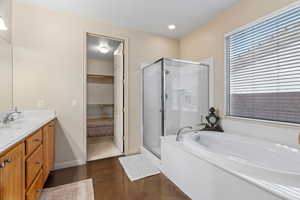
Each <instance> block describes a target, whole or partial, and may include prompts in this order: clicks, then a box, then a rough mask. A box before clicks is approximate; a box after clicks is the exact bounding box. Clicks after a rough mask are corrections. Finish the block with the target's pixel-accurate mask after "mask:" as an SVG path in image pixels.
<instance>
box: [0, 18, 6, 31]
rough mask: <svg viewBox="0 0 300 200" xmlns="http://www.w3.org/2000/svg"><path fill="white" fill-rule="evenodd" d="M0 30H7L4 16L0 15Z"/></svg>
mask: <svg viewBox="0 0 300 200" xmlns="http://www.w3.org/2000/svg"><path fill="white" fill-rule="evenodd" d="M0 30H3V31H6V30H7V26H6V25H5V22H4V20H3V18H2V17H0Z"/></svg>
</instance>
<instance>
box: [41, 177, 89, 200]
mask: <svg viewBox="0 0 300 200" xmlns="http://www.w3.org/2000/svg"><path fill="white" fill-rule="evenodd" d="M40 200H94V188H93V181H92V179H86V180H83V181H78V182H75V183H70V184H66V185H60V186H57V187H52V188H46V189H44V190H43V191H42V194H41V198H40Z"/></svg>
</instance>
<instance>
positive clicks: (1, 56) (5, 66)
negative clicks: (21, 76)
mask: <svg viewBox="0 0 300 200" xmlns="http://www.w3.org/2000/svg"><path fill="white" fill-rule="evenodd" d="M11 2H12V1H11V0H0V112H6V111H8V110H11V109H12V107H13V106H12V103H13V92H12V91H13V87H12V86H13V65H12V63H13V61H12V60H13V56H12V45H11V13H12V12H11V7H12V5H11V4H12V3H11Z"/></svg>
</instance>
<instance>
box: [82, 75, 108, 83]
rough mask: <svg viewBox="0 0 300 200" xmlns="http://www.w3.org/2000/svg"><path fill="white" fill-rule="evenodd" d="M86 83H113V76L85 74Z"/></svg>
mask: <svg viewBox="0 0 300 200" xmlns="http://www.w3.org/2000/svg"><path fill="white" fill-rule="evenodd" d="M87 81H88V82H91V83H113V82H114V76H112V75H99V74H87Z"/></svg>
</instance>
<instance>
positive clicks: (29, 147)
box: [26, 129, 43, 155]
mask: <svg viewBox="0 0 300 200" xmlns="http://www.w3.org/2000/svg"><path fill="white" fill-rule="evenodd" d="M42 142H43V131H42V129H40V130H38V131H37V132H35V133H34V134H33V135H31V136H30V137H29V138H27V139H26V155H29V154H31V153H32V152H33V151H34V150H35V149H36V148H37V147H38V146H39V145H41V144H42Z"/></svg>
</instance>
